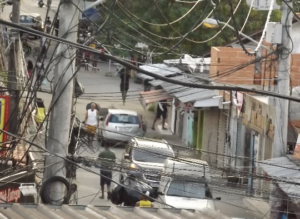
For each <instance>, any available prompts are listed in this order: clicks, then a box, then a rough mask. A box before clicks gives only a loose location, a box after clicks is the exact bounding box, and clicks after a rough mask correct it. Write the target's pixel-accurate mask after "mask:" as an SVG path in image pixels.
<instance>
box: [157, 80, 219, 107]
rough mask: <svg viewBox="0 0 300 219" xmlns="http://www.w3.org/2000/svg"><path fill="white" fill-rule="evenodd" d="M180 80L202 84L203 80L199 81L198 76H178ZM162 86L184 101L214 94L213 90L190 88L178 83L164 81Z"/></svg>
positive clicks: (200, 98)
mask: <svg viewBox="0 0 300 219" xmlns="http://www.w3.org/2000/svg"><path fill="white" fill-rule="evenodd" d="M178 80H180V81H182V82H188V83H194V84H204V83H205V82H203V81H201V80H200V79H198V78H194V77H191V78H178ZM161 86H162V88H163V89H164V90H165V91H166V92H168V93H169V94H171V95H172V96H174V97H176V98H178V99H179V100H180V101H181V102H183V103H186V102H190V101H196V100H202V99H205V98H211V97H213V96H215V95H216V94H215V92H214V91H213V90H207V89H200V88H190V87H184V86H182V85H178V84H171V83H168V82H165V83H163V84H161Z"/></svg>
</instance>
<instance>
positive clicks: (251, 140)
mask: <svg viewBox="0 0 300 219" xmlns="http://www.w3.org/2000/svg"><path fill="white" fill-rule="evenodd" d="M265 100H266V98H265V99H264V98H263V97H261V96H259V97H255V96H250V95H248V94H245V95H244V103H245V104H244V107H243V108H244V110H243V116H242V123H243V126H244V139H245V140H244V142H243V144H242V145H243V146H244V148H243V149H244V157H246V158H249V159H244V168H245V171H249V172H250V173H252V174H260V175H263V174H264V172H263V170H262V169H261V168H259V167H258V165H257V164H258V161H259V160H266V159H270V158H271V155H272V144H273V138H274V129H275V126H274V125H273V122H272V121H274V118H275V109H274V107H272V106H270V105H268V103H267V102H266V101H265ZM268 185H269V183H268V182H266V181H265V180H261V179H257V180H253V179H252V178H250V177H249V178H248V187H249V190H248V191H249V192H250V193H251V194H253V192H254V188H255V191H256V193H257V194H256V195H264V194H265V192H263V191H264V190H266V189H267V190H268V189H269V188H268V187H269V186H268Z"/></svg>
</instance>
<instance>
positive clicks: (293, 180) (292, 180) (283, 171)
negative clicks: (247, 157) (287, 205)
mask: <svg viewBox="0 0 300 219" xmlns="http://www.w3.org/2000/svg"><path fill="white" fill-rule="evenodd" d="M292 159H293V158H292V156H291V157H277V158H272V159H269V160H265V161H263V162H262V163H259V164H258V165H259V166H260V167H261V168H262V169H263V170H264V171H265V172H266V173H267V174H268V175H269V176H270V177H272V178H275V179H276V178H277V179H278V182H277V183H278V186H279V187H280V188H281V190H282V191H283V192H284V193H286V195H287V196H288V197H289V198H290V199H291V200H292V201H293V202H294V203H296V204H298V203H299V202H300V199H299V197H300V167H298V166H297V165H296V164H295V163H294V162H292ZM298 162H299V160H298ZM282 181H284V182H282Z"/></svg>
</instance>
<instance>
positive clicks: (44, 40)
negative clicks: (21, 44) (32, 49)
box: [40, 37, 47, 59]
mask: <svg viewBox="0 0 300 219" xmlns="http://www.w3.org/2000/svg"><path fill="white" fill-rule="evenodd" d="M40 44H41V53H40V57H41V59H44V58H47V38H46V37H41V38H40Z"/></svg>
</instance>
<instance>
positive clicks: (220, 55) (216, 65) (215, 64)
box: [210, 43, 300, 86]
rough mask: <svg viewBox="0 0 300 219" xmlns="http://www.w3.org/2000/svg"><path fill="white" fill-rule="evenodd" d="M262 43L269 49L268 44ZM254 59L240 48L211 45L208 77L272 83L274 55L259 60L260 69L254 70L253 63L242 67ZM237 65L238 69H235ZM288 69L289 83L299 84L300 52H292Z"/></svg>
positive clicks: (223, 80) (229, 82)
mask: <svg viewBox="0 0 300 219" xmlns="http://www.w3.org/2000/svg"><path fill="white" fill-rule="evenodd" d="M264 45H265V46H267V47H270V49H271V45H270V44H267V43H264ZM273 49H275V47H274V48H273ZM249 51H250V50H249ZM266 54H267V51H266V50H265V49H263V51H262V57H264V56H266ZM283 55H285V54H283ZM254 59H255V56H249V55H247V54H246V53H245V52H244V51H243V50H242V49H241V48H230V47H212V48H211V66H210V78H211V79H212V80H215V81H216V82H222V83H228V84H246V85H254V84H255V85H264V86H272V85H274V81H275V80H276V79H275V80H274V78H276V77H277V71H278V61H277V57H276V55H271V56H268V57H267V58H265V59H263V60H262V61H261V71H257V70H255V64H251V65H248V66H247V67H244V68H242V66H244V65H246V64H247V63H250V62H251V61H253V60H254ZM238 67H240V69H237V68H238ZM290 70H291V71H290V77H291V85H292V86H300V54H292V57H291V68H290ZM255 71H256V73H255Z"/></svg>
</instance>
